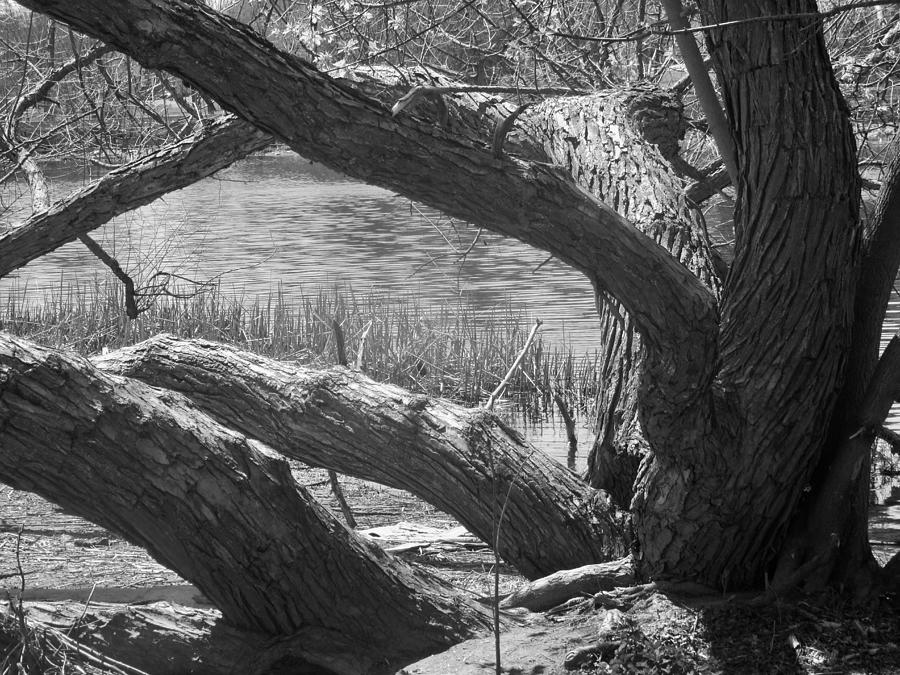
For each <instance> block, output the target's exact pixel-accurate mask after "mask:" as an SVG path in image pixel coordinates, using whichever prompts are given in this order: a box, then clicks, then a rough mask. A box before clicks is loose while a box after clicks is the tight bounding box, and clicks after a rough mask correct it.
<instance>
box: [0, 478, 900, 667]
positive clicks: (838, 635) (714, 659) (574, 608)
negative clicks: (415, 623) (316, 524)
mask: <svg viewBox="0 0 900 675" xmlns="http://www.w3.org/2000/svg"><path fill="white" fill-rule="evenodd" d="M297 476H298V479H299V480H301V481H302V483H303V484H304V485H306V486H307V487H308V488H309V489H310V490H311V491H312V492H313V494H314V495H315V496H316V497H317V498H319V499H320V500H321V501H322V502H323V503H325V504H326V505H328V506H329V507H330V508H332V509H333V510H334V512H335V513H336V514H340V511H339V508H338V504H337V501H336V500H335V499H334V497H333V495H332V494H331V490H330V487H329V484H328V478H327V474H326V473H325V472H324V471H317V470H308V469H300V468H299V467H298V473H297ZM341 484H342V486H343V489H344V492H345V495H346V497H347V500H348V502H349V503H350V505H351V506H352V508H353V512H354V515H355V517H356V519H357V521H358V527H359V528H360V529H366V528H375V527H382V526H394V525H397V524H398V523H409V524H410V525H409V526H408V527H406V528H404V527H400V528H393V529H392V530H390V533H392V534H389V535H388V536H389V537H390V536H394V537H396V538H395V539H394V540H391V539H386V540H385V539H382V543H383V544H384V545H386V546H388V547H391V546H395V545H397V544H401V543H403V539H404V537H406V538H407V539H408V538H412V539H416V536H422V535H421V532H422V531H425V532H434V531H444V530H450V529H451V528H454V527H456V526H457V525H458V523H456V522H455V521H453V520H452V519H451V518H450V517H449V516H447V515H446V514H443V513H441V512H439V511H436V510H435V509H433V508H432V507H430V506H429V505H427V504H424V503H423V502H421V501H420V500H418V499H416V498H415V497H413V496H412V495H409V494H408V493H404V492H402V491H399V490H393V489H390V488H385V487H383V486H378V485H374V484H370V483H365V482H363V481H357V480H353V479H344V478H342V479H341ZM338 517H340V515H338ZM417 528H419V530H421V531H419V530H417ZM428 528H431V529H430V530H429V529H428ZM417 531H418V534H410V533H411V532H412V533H415V532H417ZM399 555H402V556H404V557H406V558H408V559H411V560H415V562H417V563H420V564H423V565H426V566H428V567H429V568H430V569H431V570H432V571H434V572H435V573H437V574H439V575H440V576H442V577H444V578H445V579H447V580H449V581H451V582H452V583H453V584H455V585H457V586H458V587H460V588H465V589H468V590H471V591H473V592H474V593H476V594H477V595H479V596H483V597H487V596H490V595H491V591H492V584H493V578H492V574H491V572H492V569H493V568H492V565H493V556H492V554H491V552H490V551H489V550H488V549H487V548H486V547H485V546H484V545H483V544H480V543H478V542H477V541H475V540H474V539H473V538H466V537H463V538H462V539H459V540H457V541H456V542H454V543H449V544H446V543H441V544H431V545H428V546H417V547H410V548H409V550H406V551H403V552H401V553H399ZM0 580H2V583H3V588H4V590H5V591H6V593H8V594H10V595H12V596H13V597H19V596H20V595H21V596H22V597H23V598H24V599H25V603H26V605H27V603H28V602H38V601H42V600H48V601H49V600H63V599H65V600H75V601H79V602H87V601H88V599H89V598H90V599H91V602H122V603H132V604H137V603H148V602H156V601H170V602H176V603H179V604H185V605H192V606H199V607H202V606H204V602H205V601H204V598H203V597H202V595H200V594H199V593H198V592H197V590H196V589H194V588H193V587H192V586H190V585H189V584H187V582H185V580H183V579H181V578H180V577H179V576H178V575H176V574H175V573H173V572H171V571H170V570H168V569H166V568H164V567H162V566H160V565H158V564H157V563H155V562H154V561H153V560H152V559H150V558H149V556H148V555H147V554H146V553H145V552H144V551H143V549H140V548H138V547H135V546H132V545H130V544H128V543H126V542H124V541H122V540H120V539H118V538H116V537H114V536H112V535H110V534H109V533H108V532H106V531H104V530H103V529H101V528H98V527H97V526H95V525H93V524H91V523H89V522H86V521H84V520H81V519H79V518H77V517H74V516H72V515H70V514H66V513H64V512H62V511H61V510H60V509H59V508H57V507H55V506H54V505H52V504H50V503H48V502H46V501H45V500H43V499H41V498H39V497H37V496H35V495H32V494H29V493H22V492H17V491H15V490H12V489H11V488H8V487H6V486H0ZM523 583H524V580H523V579H522V578H521V577H520V576H518V575H517V574H515V573H514V571H513V570H512V569H510V568H508V567H503V568H502V569H501V593H502V594H506V593H509V592H511V591H512V590H515V589H516V588H518V587H519V586H521V585H522V584H523ZM23 591H24V593H23ZM632 600H634V599H633V598H632ZM629 604H632V603H629ZM614 605H615V600H613V601H612V604H610V603H606V606H597V603H596V602H595V601H594V599H592V598H585V599H581V600H577V601H575V602H573V603H570V605H569V606H567V607H566V608H564V609H560V610H559V611H551V612H548V613H543V614H532V613H528V612H524V611H511V612H505V613H504V620H505V622H506V625H507V626H508V629H507V630H506V631H504V632H503V633H502V635H501V664H502V672H505V673H521V674H523V675H524V674H527V673H533V674H538V673H540V674H544V675H551V674H554V673H558V674H561V673H571V672H581V673H621V674H628V673H666V674H668V673H798V672H799V673H900V600H898V598H897V597H896V596H889V595H884V596H881V597H879V598H876V599H872V600H870V601H868V602H867V603H865V604H864V605H861V606H853V605H849V604H847V603H846V602H845V601H844V600H842V599H839V598H821V597H820V598H815V599H811V598H809V599H802V600H799V601H798V600H796V599H795V600H794V601H792V602H774V603H773V602H770V603H767V604H765V605H762V606H756V605H754V604H752V603H750V602H748V598H741V597H736V596H729V597H717V598H700V599H698V598H676V597H672V596H666V595H663V594H661V593H656V592H647V593H645V594H643V595H641V596H639V597H638V599H637V601H636V602H635V603H633V607H631V608H630V609H628V608H627V607H623V609H624V610H625V611H620V610H619V609H616V608H615V606H614ZM494 649H495V647H494V640H493V638H492V637H490V636H489V637H486V638H482V639H479V640H471V641H468V642H466V643H463V644H461V645H457V646H456V647H453V648H452V649H450V650H448V651H447V652H444V653H443V654H438V655H435V656H432V657H430V658H428V659H425V660H423V661H421V662H419V663H417V664H413V665H411V666H409V667H407V668H406V669H405V671H404V672H405V673H407V674H408V675H439V674H447V675H452V674H455V673H461V674H469V675H476V674H479V675H480V674H482V673H484V674H487V673H493V672H495V666H494V659H495V656H494V654H495V652H494ZM85 672H88V671H85ZM93 672H106V671H93Z"/></svg>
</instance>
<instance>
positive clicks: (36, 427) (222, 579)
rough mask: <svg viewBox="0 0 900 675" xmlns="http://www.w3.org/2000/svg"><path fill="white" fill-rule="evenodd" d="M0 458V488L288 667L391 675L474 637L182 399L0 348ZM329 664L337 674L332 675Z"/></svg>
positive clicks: (266, 456) (25, 347)
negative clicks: (42, 508)
mask: <svg viewBox="0 0 900 675" xmlns="http://www.w3.org/2000/svg"><path fill="white" fill-rule="evenodd" d="M0 448H2V452H0V480H2V481H3V482H4V483H7V484H9V485H12V486H14V487H16V488H19V489H24V490H30V491H33V492H37V493H38V494H41V495H44V496H46V497H48V498H50V499H52V500H53V501H54V502H56V503H57V504H60V505H61V506H63V507H64V508H67V509H69V510H71V511H72V512H73V513H76V514H78V515H80V516H83V517H85V518H87V519H89V520H91V521H93V522H95V523H97V524H99V525H102V526H103V527H106V528H108V529H110V530H111V531H113V532H116V533H118V534H120V535H121V536H123V537H124V538H126V539H128V540H129V541H131V542H133V543H135V544H138V545H140V546H143V547H144V548H146V549H147V551H148V552H149V553H150V555H152V556H153V557H154V558H155V559H156V560H158V561H159V562H160V563H162V564H163V565H166V566H167V567H170V568H171V569H173V570H175V571H176V572H178V573H179V574H181V575H182V576H183V577H184V578H185V579H187V580H189V581H190V582H192V583H193V584H195V585H196V586H197V588H199V589H200V590H201V591H202V592H203V593H204V595H206V597H208V598H209V599H210V601H211V602H213V603H214V604H215V605H216V607H218V608H219V609H220V610H221V611H222V615H223V616H224V618H225V620H226V621H228V622H229V623H230V624H233V625H234V626H237V627H238V628H241V629H244V630H247V631H251V632H254V633H263V634H267V635H269V636H277V637H279V638H282V639H283V640H284V641H285V642H283V643H282V645H281V646H282V647H285V648H286V647H291V645H293V646H292V647H291V649H294V650H295V651H296V652H297V653H298V654H299V656H298V657H297V662H298V663H302V662H306V663H316V664H319V665H321V666H323V667H325V668H329V669H332V670H338V671H339V672H393V670H396V669H397V668H399V667H401V666H403V665H404V664H405V663H409V662H411V661H413V660H415V659H417V658H420V657H422V656H425V655H427V654H431V653H434V652H437V651H441V650H443V649H445V648H447V647H448V646H450V645H452V644H454V643H456V642H458V641H460V640H463V639H465V638H466V637H469V636H471V635H473V634H477V633H478V632H479V631H482V630H485V629H486V628H487V626H488V625H489V617H488V614H487V612H486V611H485V610H484V609H483V608H481V607H480V606H479V605H477V604H475V603H474V602H473V601H471V600H470V599H468V598H467V597H466V596H464V595H463V594H461V593H460V592H458V591H457V590H455V589H453V588H452V587H450V586H448V585H447V584H445V583H444V582H442V581H440V580H439V579H437V578H436V577H433V576H432V575H429V574H427V573H424V572H422V571H419V570H416V569H414V568H413V567H411V566H410V565H408V564H406V563H404V562H403V561H401V560H399V559H396V558H394V557H393V556H391V555H390V554H387V553H385V552H384V551H383V550H381V549H380V548H379V547H378V546H376V545H375V544H372V543H370V542H368V541H366V540H365V539H364V538H362V537H360V536H359V535H357V534H355V533H354V532H352V531H350V530H348V529H347V528H346V527H344V526H343V525H342V524H341V523H339V522H338V521H337V520H335V519H334V518H333V517H332V516H331V515H330V514H329V512H328V511H327V510H326V509H324V508H323V507H321V506H320V505H318V504H317V503H316V502H315V501H314V500H313V499H312V497H310V495H309V494H308V493H307V492H306V491H305V490H304V489H303V488H302V487H300V486H299V485H297V483H296V482H295V481H294V479H293V477H292V476H291V473H290V470H289V467H288V465H287V463H286V462H284V461H283V460H282V459H280V458H278V457H276V456H274V453H272V452H271V450H269V449H268V448H266V447H265V446H264V445H262V444H261V443H258V442H256V441H252V440H248V439H247V438H245V437H244V436H242V435H240V434H238V433H236V432H233V431H231V430H229V429H226V428H224V427H223V426H221V425H220V424H218V423H216V422H215V421H213V420H212V419H210V418H209V417H207V416H206V415H204V414H203V413H202V412H200V411H199V410H197V409H196V408H195V407H194V406H193V405H192V404H191V403H190V401H189V400H187V399H186V398H184V397H183V396H181V395H179V394H175V393H172V392H169V391H165V390H160V389H157V388H154V387H150V386H148V385H146V384H144V383H142V382H138V381H136V380H132V379H129V378H125V377H121V376H115V375H110V374H106V373H102V372H99V371H98V370H97V369H96V368H95V367H94V366H93V365H92V364H91V363H90V362H89V361H88V360H86V359H84V358H81V357H77V356H72V355H67V354H63V353H61V352H58V351H54V350H50V349H46V348H42V347H39V346H37V345H35V344H33V343H30V342H28V341H25V340H21V339H18V338H14V337H11V336H9V335H6V334H0ZM309 645H319V646H320V647H316V648H313V649H312V650H310V648H309ZM289 651H290V650H289ZM338 656H339V657H340V659H341V660H342V661H341V662H344V663H346V662H347V661H348V660H349V661H352V662H353V666H352V667H344V666H341V667H340V668H337V667H336V666H335V659H336V657H338Z"/></svg>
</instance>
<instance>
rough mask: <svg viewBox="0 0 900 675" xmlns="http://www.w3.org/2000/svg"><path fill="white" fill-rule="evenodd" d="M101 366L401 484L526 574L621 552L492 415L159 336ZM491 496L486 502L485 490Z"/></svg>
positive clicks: (271, 440) (309, 457) (619, 537)
mask: <svg viewBox="0 0 900 675" xmlns="http://www.w3.org/2000/svg"><path fill="white" fill-rule="evenodd" d="M95 363H96V364H97V365H98V366H99V367H101V368H103V369H104V370H105V371H107V372H114V373H117V374H121V375H127V376H128V377H132V378H138V379H140V380H143V381H145V382H147V383H148V384H152V385H154V386H158V387H163V388H166V389H171V390H174V391H179V392H182V393H184V394H186V395H188V396H189V397H190V398H191V399H192V400H193V401H194V402H195V404H196V405H197V406H198V407H199V408H201V409H202V410H203V411H204V412H205V413H207V414H208V415H210V416H212V417H213V418H214V419H216V420H218V421H219V422H221V423H222V424H224V425H227V426H229V427H231V428H233V429H236V430H238V431H240V432H242V433H244V434H246V435H248V436H250V437H252V438H256V439H259V440H260V441H262V442H264V443H266V444H267V445H269V446H271V447H272V448H274V449H276V450H277V451H279V452H281V453H283V454H284V455H286V456H288V457H292V458H294V459H298V460H300V461H302V462H305V463H307V464H311V465H313V466H320V467H324V468H328V469H334V470H336V471H340V472H342V473H346V474H349V475H353V476H357V477H359V478H363V479H365V480H371V481H375V482H378V483H383V484H385V485H390V486H393V487H397V488H401V489H404V490H408V491H410V492H412V493H413V494H416V495H417V496H419V497H421V498H422V499H424V500H426V501H428V502H429V503H431V504H433V505H434V506H436V507H437V508H439V509H441V510H443V511H445V512H447V513H450V514H452V515H453V516H455V517H456V518H457V519H459V521H460V522H461V523H462V524H463V525H465V526H466V527H467V528H469V529H470V530H471V531H472V532H473V533H474V534H476V535H478V536H479V537H481V539H483V540H484V541H486V542H493V541H494V529H495V527H496V525H495V524H494V523H493V522H492V521H491V513H492V511H493V510H494V508H493V507H494V506H496V509H497V511H498V512H499V511H501V510H502V511H503V514H504V515H503V522H502V524H501V525H500V527H499V542H500V546H499V553H500V555H501V556H502V557H503V558H504V559H505V560H507V561H508V562H510V563H511V564H513V565H515V566H516V568H517V569H518V570H519V571H520V572H522V573H523V574H525V575H526V576H528V577H531V578H536V577H539V576H543V575H544V574H549V573H551V572H555V571H556V570H559V569H566V568H569V567H578V566H581V565H585V564H588V563H595V562H601V561H604V560H609V559H612V558H618V557H621V556H623V555H625V554H627V553H628V550H629V541H628V531H627V525H626V522H625V518H624V517H623V516H622V515H621V514H617V513H616V511H615V510H614V509H612V508H611V507H610V505H609V504H608V503H607V502H606V501H605V500H604V497H603V496H602V494H600V493H598V491H596V490H594V489H591V488H590V487H589V486H587V485H586V484H585V483H584V482H583V481H581V480H580V479H579V478H578V477H577V476H575V474H573V473H572V472H571V471H569V470H568V469H567V468H565V467H564V466H562V465H561V464H559V463H558V462H556V461H555V460H553V459H551V458H550V457H549V456H547V455H546V454H545V453H544V452H542V451H541V450H539V449H537V448H535V447H534V446H532V445H530V444H529V443H527V442H526V441H525V440H524V439H523V438H522V437H521V436H520V435H519V434H518V433H517V432H515V431H514V430H512V429H510V428H509V427H507V426H506V425H504V424H502V423H501V422H500V421H499V419H498V418H497V417H495V416H494V415H492V414H490V413H488V412H487V411H484V410H481V409H475V410H471V409H466V408H463V407H461V406H457V405H454V404H452V403H450V402H448V401H444V400H441V399H433V398H428V397H425V396H413V395H411V394H410V393H409V392H407V391H405V390H403V389H400V388H399V387H394V386H391V385H387V384H379V383H377V382H374V381H372V380H370V379H369V378H367V377H366V376H365V375H362V374H361V373H356V372H353V371H351V370H349V369H347V368H341V367H335V368H332V369H330V370H326V371H322V370H313V369H310V368H305V367H302V366H298V365H293V364H287V363H280V362H277V361H273V360H271V359H267V358H265V357H262V356H258V355H255V354H250V353H247V352H241V351H239V350H236V349H234V348H232V347H228V346H226V345H221V344H216V343H212V342H202V341H188V340H179V339H176V338H173V337H170V336H159V337H156V338H152V339H150V340H147V341H145V342H142V343H140V344H138V345H136V346H134V347H131V348H125V349H121V350H118V351H116V352H113V353H111V354H109V355H107V356H102V357H98V358H96V359H95ZM493 494H496V495H498V496H499V498H500V500H501V502H500V503H499V504H496V505H494V504H492V503H491V501H492V495H493Z"/></svg>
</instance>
